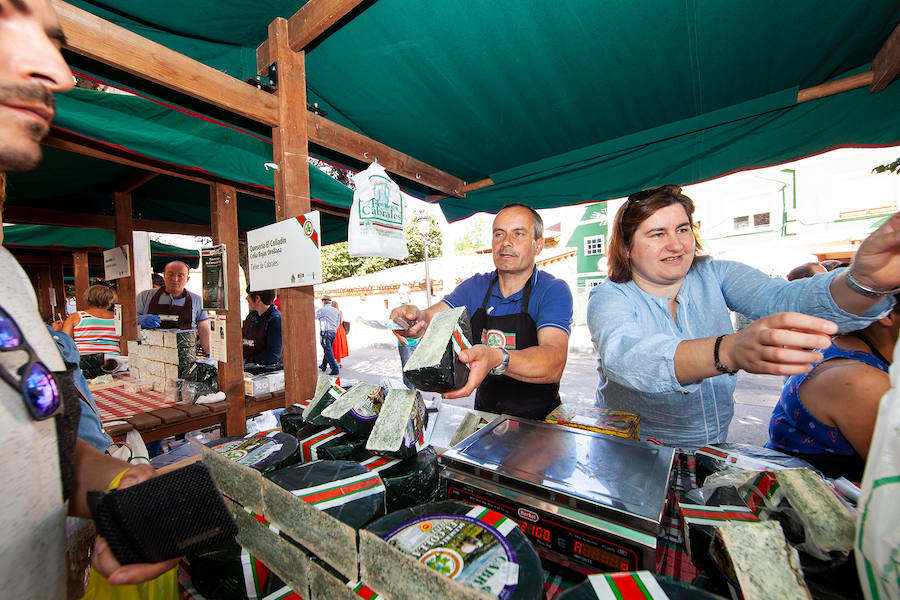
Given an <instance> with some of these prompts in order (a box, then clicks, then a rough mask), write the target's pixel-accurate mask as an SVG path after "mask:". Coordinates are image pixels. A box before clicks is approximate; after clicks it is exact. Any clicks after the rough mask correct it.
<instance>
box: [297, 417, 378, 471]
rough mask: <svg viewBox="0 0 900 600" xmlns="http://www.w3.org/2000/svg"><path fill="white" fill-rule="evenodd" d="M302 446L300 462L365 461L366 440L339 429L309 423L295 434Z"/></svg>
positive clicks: (366, 454) (366, 455)
mask: <svg viewBox="0 0 900 600" xmlns="http://www.w3.org/2000/svg"><path fill="white" fill-rule="evenodd" d="M294 435H295V436H296V437H297V442H298V444H299V446H300V461H301V462H313V461H316V460H354V461H360V460H365V459H367V458H369V457H370V456H371V454H369V453H368V452H367V451H366V448H365V445H366V440H365V439H364V438H358V437H355V436H353V435H350V434H349V433H347V432H346V431H343V430H341V429H338V428H337V427H333V426H331V427H328V426H326V427H322V426H320V425H310V424H309V423H307V424H306V425H304V426H303V427H301V428H300V429H298V430H297V432H296V433H295V434H294Z"/></svg>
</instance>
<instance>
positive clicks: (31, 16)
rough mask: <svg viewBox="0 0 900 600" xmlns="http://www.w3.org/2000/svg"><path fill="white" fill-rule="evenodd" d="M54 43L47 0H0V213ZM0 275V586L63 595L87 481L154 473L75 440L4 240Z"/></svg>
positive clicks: (70, 397) (54, 60) (35, 143)
mask: <svg viewBox="0 0 900 600" xmlns="http://www.w3.org/2000/svg"><path fill="white" fill-rule="evenodd" d="M64 41H65V35H64V34H63V32H62V29H61V28H60V25H59V20H58V18H57V16H56V13H55V12H54V10H53V5H52V4H51V3H50V2H49V0H0V212H2V206H3V200H4V198H5V187H6V176H5V173H6V172H8V171H27V170H29V169H32V168H34V167H35V166H36V165H37V164H38V162H40V159H41V146H40V141H41V139H43V137H44V136H45V135H46V134H47V132H48V131H49V130H50V122H51V121H52V120H53V116H54V112H55V108H54V97H53V94H54V93H55V92H64V91H66V90H69V89H71V88H72V86H73V77H72V73H71V71H69V68H68V67H67V66H66V63H65V61H64V60H63V57H62V54H61V53H60V47H61V46H62V44H63V43H64ZM0 220H2V214H0ZM2 236H3V231H2V228H0V241H2ZM0 279H2V281H3V285H2V286H0V309H2V310H0V332H2V335H0V347H2V348H3V350H4V352H0V370H2V372H3V377H2V380H3V381H2V382H0V456H3V461H2V462H0V480H2V481H3V489H4V494H3V510H2V511H0V531H3V535H2V536H0V556H3V561H2V564H0V590H3V596H4V597H6V598H65V597H66V567H67V561H66V513H67V512H68V513H69V514H70V515H73V516H80V517H86V518H90V516H91V515H90V511H89V509H88V507H87V492H88V490H105V489H107V487H108V486H109V485H110V483H111V482H112V481H113V480H114V479H116V478H120V482H119V487H120V488H125V487H128V486H131V485H134V484H136V483H139V482H141V481H145V480H147V479H149V478H151V477H153V476H154V475H155V471H154V469H153V468H152V467H150V466H149V465H139V466H130V465H128V464H127V463H125V462H122V461H120V460H116V459H114V458H112V457H110V456H107V455H105V454H103V453H102V452H100V451H99V450H97V449H96V448H94V447H92V446H91V445H90V444H89V443H87V442H86V441H84V440H82V439H80V438H77V437H76V435H75V433H76V431H77V422H78V415H80V408H79V407H78V405H77V404H75V398H76V397H77V393H75V392H74V391H73V389H72V387H73V384H72V379H71V375H70V373H69V372H66V368H65V363H64V362H63V360H62V358H61V357H60V354H59V351H58V350H57V348H56V344H54V342H53V339H52V338H51V337H50V334H49V333H48V331H47V329H46V327H43V326H42V325H43V323H42V320H41V317H40V315H39V314H38V312H37V309H36V306H37V300H36V298H35V295H34V289H33V288H32V286H31V282H30V281H29V279H28V276H27V275H26V274H25V272H24V271H23V270H22V267H21V266H20V265H19V264H18V263H17V262H16V260H15V258H13V256H12V255H11V254H10V253H9V252H8V251H7V250H6V249H5V248H0ZM23 366H25V367H29V370H28V372H27V373H26V372H25V371H24V370H23V368H22V367H23ZM91 560H92V563H93V565H94V567H95V568H96V569H97V570H98V571H99V572H100V573H102V574H103V575H106V576H107V577H108V578H109V581H110V583H111V584H113V585H119V584H125V583H139V582H143V581H147V580H150V579H153V578H155V577H157V576H158V575H160V574H162V573H163V572H165V571H168V570H170V569H171V568H172V567H174V566H175V565H176V564H177V561H167V562H165V563H158V564H133V565H126V566H124V567H123V566H121V565H119V563H118V561H116V559H115V557H114V556H113V554H112V552H111V551H110V550H109V547H108V545H107V544H106V541H105V540H103V539H98V540H97V541H96V542H95V544H94V550H93V553H92V556H91Z"/></svg>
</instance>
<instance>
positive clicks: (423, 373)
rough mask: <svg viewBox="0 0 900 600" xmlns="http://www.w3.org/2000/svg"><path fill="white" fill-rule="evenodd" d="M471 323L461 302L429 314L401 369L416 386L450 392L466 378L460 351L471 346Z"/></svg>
mask: <svg viewBox="0 0 900 600" xmlns="http://www.w3.org/2000/svg"><path fill="white" fill-rule="evenodd" d="M471 340H472V326H471V325H470V324H469V315H468V314H467V313H466V309H465V307H463V306H460V307H458V308H451V309H450V310H445V311H441V312H439V313H437V314H436V315H434V317H432V319H431V323H429V324H428V329H426V330H425V335H424V336H422V340H421V341H420V342H419V344H418V345H417V346H416V350H415V352H413V354H412V356H410V357H409V360H408V361H407V363H406V366H405V367H403V373H404V375H406V377H407V379H409V380H410V381H411V382H412V384H413V385H414V386H416V389H417V390H423V391H426V392H449V391H450V390H457V389H459V388H461V387H463V386H464V385H465V384H466V381H467V380H468V379H469V367H468V366H466V365H465V364H464V363H462V362H460V360H459V353H460V352H462V351H463V350H465V349H467V348H470V347H471V346H472V341H471Z"/></svg>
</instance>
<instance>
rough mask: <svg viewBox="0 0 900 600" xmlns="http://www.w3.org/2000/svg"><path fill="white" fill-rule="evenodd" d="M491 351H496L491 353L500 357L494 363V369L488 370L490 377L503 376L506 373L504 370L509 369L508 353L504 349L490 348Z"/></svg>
mask: <svg viewBox="0 0 900 600" xmlns="http://www.w3.org/2000/svg"><path fill="white" fill-rule="evenodd" d="M492 350H496V352H493V353H492V354H494V356H495V357H496V356H497V355H499V356H500V359H499V360H498V361H494V368H492V369H491V370H490V373H491V375H503V374H504V373H506V369H507V368H509V351H508V350H507V349H506V348H502V347H501V348H492Z"/></svg>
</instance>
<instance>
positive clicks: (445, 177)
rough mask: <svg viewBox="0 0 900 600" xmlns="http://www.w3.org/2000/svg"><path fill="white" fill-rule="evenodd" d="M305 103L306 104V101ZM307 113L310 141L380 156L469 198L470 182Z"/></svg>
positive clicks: (368, 158) (358, 155) (409, 174)
mask: <svg viewBox="0 0 900 600" xmlns="http://www.w3.org/2000/svg"><path fill="white" fill-rule="evenodd" d="M283 78H284V73H283V72H282V75H281V85H283V83H284V81H283ZM304 97H305V96H304ZM298 106H299V105H298ZM303 106H306V105H305V104H303ZM304 112H306V123H307V125H306V127H307V131H308V133H309V142H310V143H312V144H317V145H319V146H322V147H325V148H328V149H330V150H334V151H336V152H340V153H341V154H343V155H345V156H349V157H351V158H355V159H357V160H361V161H363V162H372V161H374V160H375V159H378V162H379V163H381V166H383V167H384V168H385V169H386V170H388V171H390V172H391V173H395V174H397V175H400V176H401V177H405V178H406V179H409V180H411V181H415V182H417V183H421V184H423V185H426V186H428V187H430V188H431V189H433V190H437V191H440V192H444V193H445V194H447V195H448V196H455V197H457V198H464V197H465V192H464V191H463V188H464V187H465V185H466V183H465V182H464V181H463V180H462V179H460V178H458V177H454V176H453V175H450V174H449V173H445V172H444V171H441V170H440V169H438V168H436V167H432V166H431V165H428V164H426V163H424V162H422V161H420V160H417V159H415V158H413V157H411V156H409V155H407V154H403V153H402V152H399V151H397V150H394V149H393V148H391V147H389V146H386V145H384V144H382V143H380V142H376V141H375V140H373V139H371V138H368V137H366V136H364V135H362V134H359V133H356V132H355V131H353V130H352V129H348V128H346V127H343V126H341V125H338V124H337V123H334V122H332V121H329V120H328V119H326V118H325V117H322V116H319V115H317V114H314V113H311V112H308V111H304Z"/></svg>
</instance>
